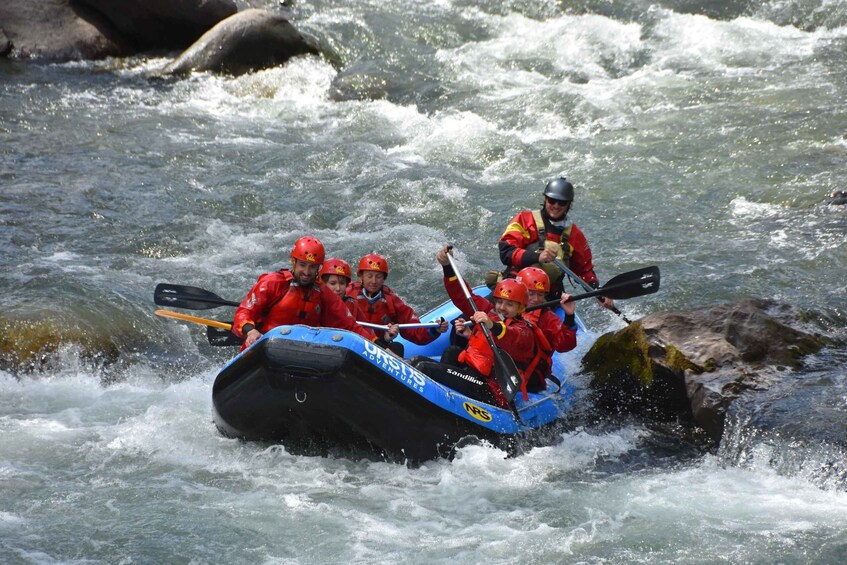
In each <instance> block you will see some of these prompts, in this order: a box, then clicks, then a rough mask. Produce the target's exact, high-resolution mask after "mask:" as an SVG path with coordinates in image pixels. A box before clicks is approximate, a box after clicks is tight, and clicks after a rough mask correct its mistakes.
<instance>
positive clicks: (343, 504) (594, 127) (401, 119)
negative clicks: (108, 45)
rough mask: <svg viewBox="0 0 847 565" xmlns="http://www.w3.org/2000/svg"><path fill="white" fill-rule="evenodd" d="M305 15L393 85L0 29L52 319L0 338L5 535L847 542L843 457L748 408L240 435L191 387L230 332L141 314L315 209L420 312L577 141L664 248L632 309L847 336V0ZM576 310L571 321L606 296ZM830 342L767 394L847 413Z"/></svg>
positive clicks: (457, 555)
mask: <svg viewBox="0 0 847 565" xmlns="http://www.w3.org/2000/svg"><path fill="white" fill-rule="evenodd" d="M254 5H262V3H261V2H255V3H254ZM267 6H268V7H272V6H273V5H272V4H270V3H268V4H267ZM291 16H292V19H293V21H295V23H296V24H297V25H298V26H300V27H301V28H302V29H304V30H306V31H308V32H310V33H312V34H314V35H315V36H317V37H318V38H320V39H321V41H323V42H324V43H325V44H326V45H328V46H330V47H332V49H334V50H335V51H336V53H337V54H338V56H339V59H340V60H341V61H342V62H343V65H344V66H345V67H348V66H353V65H355V66H356V68H359V69H366V70H367V71H368V72H369V73H370V78H369V79H368V81H369V82H368V81H365V82H367V83H368V84H369V85H370V87H369V88H371V87H374V85H376V87H374V88H373V89H372V90H371V91H373V92H381V93H382V94H381V95H380V96H378V97H376V98H375V99H370V100H345V101H334V99H333V98H332V97H331V96H330V92H332V90H333V87H332V81H333V79H334V78H335V77H336V75H337V74H338V72H339V71H338V69H336V68H334V67H333V66H332V65H330V64H329V63H328V62H326V61H325V60H322V59H319V58H301V59H297V60H294V61H291V62H290V63H289V64H287V65H286V66H284V67H282V68H276V69H271V70H266V71H263V72H258V73H255V74H252V75H249V76H243V77H239V78H230V77H216V76H210V75H205V74H204V75H196V76H192V77H189V78H186V79H181V80H171V79H168V80H162V79H156V78H151V76H150V73H151V72H153V71H155V70H156V69H158V68H160V67H161V66H163V65H164V64H165V63H166V62H167V61H168V60H170V59H169V58H168V57H165V56H161V57H159V56H157V57H137V58H132V59H126V60H109V61H101V62H86V63H72V64H61V65H46V64H33V63H26V64H24V63H20V62H10V61H0V139H1V140H2V144H0V305H2V314H0V324H2V329H3V338H2V344H3V350H4V351H7V350H9V348H11V349H12V350H15V351H18V352H19V353H20V351H21V347H24V346H22V345H21V344H31V343H33V342H37V341H38V339H42V342H41V343H40V345H38V347H41V346H43V349H39V351H37V352H35V353H34V354H32V355H31V356H29V357H27V356H26V355H23V354H21V355H23V356H24V357H25V363H24V364H23V365H21V364H12V363H10V362H9V358H7V357H4V360H5V361H4V363H5V364H4V369H3V370H0V485H2V488H0V562H3V563H86V564H87V563H231V562H253V563H349V562H353V563H397V562H403V563H434V562H451V563H454V562H460V563H482V562H486V563H717V562H730V563H771V562H782V563H838V562H844V560H845V558H847V491H846V490H845V481H847V479H845V476H844V475H843V474H839V472H829V471H827V469H830V470H831V469H836V470H838V469H844V468H845V465H847V463H845V461H844V459H843V455H841V454H842V453H843V451H838V450H835V451H832V450H831V447H832V446H831V445H830V444H825V443H821V444H820V445H819V446H817V447H815V446H814V445H812V446H811V447H810V446H808V445H806V446H805V447H804V450H803V451H804V453H805V455H804V459H802V460H796V459H795V460H792V458H791V454H792V453H794V452H795V451H794V447H796V446H795V444H793V443H792V442H791V441H789V440H780V438H779V437H778V435H777V436H776V437H770V438H763V436H762V435H761V434H756V433H748V432H750V430H751V429H750V428H746V427H744V426H745V422H747V423H749V422H751V421H752V420H755V418H756V417H757V414H755V413H750V414H744V413H741V414H736V415H735V416H734V417H733V419H732V423H733V426H735V427H731V428H730V429H729V431H728V434H727V437H726V438H725V442H724V444H723V445H722V447H721V448H720V449H717V450H706V451H704V450H703V449H701V448H700V447H699V446H698V443H697V442H689V441H685V440H681V439H679V437H680V434H678V433H675V432H676V431H678V430H674V429H668V428H667V427H664V428H662V427H657V426H654V425H651V424H647V423H644V422H641V421H638V420H633V419H627V418H623V419H615V420H610V419H608V418H604V417H598V415H597V414H596V413H595V412H594V411H593V410H592V407H591V403H590V398H588V397H586V398H585V399H584V401H583V402H582V404H581V405H580V407H579V409H578V410H577V413H576V414H574V416H573V417H572V418H571V419H570V420H569V422H568V423H567V425H566V426H564V427H563V429H562V431H561V441H559V442H557V443H556V444H555V445H553V446H550V447H544V448H538V449H534V450H532V451H530V452H528V453H526V454H524V455H521V456H519V457H515V458H507V457H506V455H505V453H503V452H501V451H498V450H496V449H492V448H489V447H486V446H479V445H476V446H473V445H471V446H467V447H464V448H462V449H460V450H459V452H458V455H457V457H456V458H455V460H453V461H434V462H429V463H427V464H425V465H422V466H420V467H407V466H403V465H397V464H390V463H386V462H381V461H372V460H369V459H367V458H364V457H362V458H358V457H342V456H329V457H310V456H302V455H293V454H290V453H288V452H287V451H286V450H285V448H284V447H283V446H272V445H257V444H249V443H243V442H238V441H234V440H230V439H225V438H223V437H221V436H220V435H218V434H217V433H216V431H215V428H214V425H213V424H212V422H211V395H210V390H211V384H212V382H213V380H214V377H215V374H216V371H217V369H218V368H219V367H220V366H221V365H222V364H223V363H225V362H226V360H227V359H228V358H229V357H230V356H231V355H232V354H233V352H232V351H231V350H229V349H226V350H225V349H223V348H211V347H210V346H209V345H208V344H207V343H205V339H204V335H203V332H202V328H200V327H199V326H194V325H189V324H182V323H178V322H174V321H172V320H165V319H162V318H158V317H156V316H155V315H154V314H153V310H154V309H155V306H154V304H153V302H152V292H153V288H154V286H155V285H156V284H157V283H159V282H172V283H178V284H190V285H195V286H200V287H204V288H207V289H210V290H212V291H214V292H216V293H218V294H220V295H222V296H224V297H225V298H229V299H232V300H240V299H241V297H242V296H243V293H244V292H245V290H246V289H247V288H249V286H250V285H251V284H252V283H253V281H254V280H255V278H256V276H257V275H258V274H259V273H261V272H265V271H269V270H274V269H277V268H279V267H281V266H284V265H285V263H286V255H287V253H288V250H289V249H290V247H291V244H292V242H293V241H294V240H295V239H296V238H297V237H299V236H300V235H302V234H312V235H315V236H317V237H319V238H321V239H322V240H323V241H324V243H325V244H326V245H327V248H328V250H329V252H330V254H331V255H335V256H340V257H343V258H345V259H347V260H348V261H351V262H353V261H356V260H357V259H358V257H360V256H361V255H362V254H364V253H367V252H370V251H379V252H381V253H383V254H385V255H386V256H387V257H388V259H389V262H390V264H391V276H390V279H389V283H390V284H391V285H392V286H393V288H395V290H397V291H398V293H399V294H400V295H401V296H403V297H404V298H406V300H407V301H408V302H409V303H410V304H411V305H413V306H414V307H415V308H416V309H417V310H418V312H424V311H426V310H427V309H429V308H431V307H433V306H435V305H436V304H438V303H440V302H442V301H443V300H444V299H445V296H444V293H443V289H442V288H441V279H440V269H439V268H438V266H437V265H436V262H435V260H434V255H435V253H436V251H437V250H438V248H439V247H440V246H441V245H442V244H444V243H445V242H451V243H453V244H454V245H455V246H456V249H457V251H458V253H457V257H458V259H459V262H460V264H461V265H463V268H464V270H465V272H464V274H465V275H466V277H467V278H469V279H471V280H480V279H481V277H482V276H483V274H484V273H485V271H487V270H488V269H489V268H492V267H496V266H497V265H498V258H497V254H496V241H497V239H498V238H499V236H500V233H501V232H502V230H503V228H504V226H505V224H506V223H507V222H508V220H509V219H510V218H511V216H512V215H513V214H514V213H516V212H517V211H518V210H520V209H522V208H525V207H534V206H536V205H537V204H539V203H540V192H541V189H542V187H543V185H544V182H545V179H547V178H549V177H552V176H556V175H560V174H564V175H567V176H568V177H569V178H570V179H572V180H573V182H574V184H575V186H576V190H577V197H576V203H575V209H574V211H573V212H572V217H573V219H574V221H575V222H576V223H577V224H578V225H580V226H581V227H582V228H583V230H584V231H585V232H586V234H587V235H588V238H589V241H590V242H591V245H592V248H593V251H594V254H595V258H596V261H595V263H596V266H597V271H598V274H599V276H600V278H601V280H607V279H609V278H611V277H612V276H614V275H615V274H619V273H622V272H625V271H628V270H632V269H635V268H638V267H642V266H646V265H658V266H659V267H660V268H661V270H662V290H661V291H660V292H659V293H658V294H655V295H651V296H649V297H645V298H641V299H637V300H632V301H629V302H626V303H620V304H619V306H620V307H621V309H622V310H624V312H625V314H626V315H627V316H628V317H630V318H637V317H640V316H643V315H646V314H649V313H651V312H656V311H660V310H670V309H689V308H694V307H697V306H702V305H706V304H714V303H721V302H729V301H734V300H737V299H739V298H744V297H751V296H756V297H765V298H774V299H777V300H779V301H782V302H788V303H791V304H793V305H795V306H796V307H798V308H800V309H801V310H803V311H804V312H807V313H808V315H807V316H806V318H805V319H804V322H803V323H804V324H805V329H808V330H810V331H815V332H818V333H822V334H824V335H828V336H830V337H833V338H834V339H836V340H841V343H843V340H844V339H845V337H847V336H845V329H844V328H845V326H847V285H845V277H844V273H845V271H846V270H847V246H845V228H847V208H845V207H844V206H831V205H827V204H825V199H826V197H827V195H829V194H830V192H831V191H833V190H847V136H845V131H847V113H845V102H844V101H845V100H847V56H845V54H846V53H847V4H845V3H844V2H843V1H835V0H771V1H769V2H764V3H750V2H730V3H722V2H709V1H706V0H700V2H691V1H683V0H679V1H676V2H672V1H669V2H663V3H648V2H642V1H631V0H627V1H624V0H602V1H601V0H597V1H591V0H586V1H580V2H567V3H566V2H556V1H552V0H549V1H546V0H533V1H522V0H510V1H503V0H497V1H477V2H471V1H461V0H452V1H451V0H433V1H422V0H397V1H395V2H385V1H374V0H344V1H338V0H317V1H306V0H302V1H301V2H300V3H299V4H296V5H295V6H294V7H293V8H292V9H291ZM579 312H580V314H581V315H582V316H583V318H584V319H585V320H586V322H587V323H588V324H589V325H590V327H591V333H590V334H588V335H585V336H583V337H582V340H581V343H580V346H579V349H578V353H583V352H584V351H586V350H587V348H588V347H590V345H591V343H592V342H593V340H594V339H596V337H597V336H598V335H600V334H602V333H604V332H607V331H611V330H615V329H618V328H620V327H623V322H622V321H621V320H620V319H618V318H616V317H614V316H611V315H610V314H608V313H607V312H603V311H601V310H599V309H597V308H596V307H595V306H594V305H592V304H588V301H585V302H582V303H580V305H579ZM200 314H201V315H205V316H208V317H217V318H219V319H228V318H227V317H228V316H231V310H227V309H225V308H224V309H221V310H208V311H205V312H202V313H200ZM15 348H17V349H15ZM845 357H847V356H845V354H844V352H843V347H833V348H829V349H827V350H824V351H822V352H821V353H820V354H818V355H815V356H813V357H812V358H810V359H808V360H807V362H806V365H804V367H803V368H802V369H800V370H797V371H793V372H789V373H788V374H787V375H786V379H787V380H790V381H794V382H800V383H802V384H803V386H804V387H806V388H807V389H808V390H809V391H810V393H809V394H808V395H807V396H806V397H804V398H805V400H804V402H797V401H791V400H790V399H788V400H785V401H783V402H782V403H775V406H776V408H774V409H779V410H784V411H787V413H789V414H791V415H792V416H794V417H796V419H797V420H807V419H809V418H814V417H815V415H816V414H819V413H821V412H822V411H827V413H830V414H831V413H835V414H842V415H845V417H846V418H847V376H845V370H844V367H845V361H847V359H845ZM571 369H572V371H573V372H574V375H575V376H574V379H575V381H576V382H577V383H580V382H582V383H584V380H585V377H584V376H581V375H579V374H578V372H579V357H578V356H576V357H575V358H574V360H573V361H572V362H571ZM777 393H778V391H777V392H775V393H774V394H775V395H776V394H777ZM842 439H843V435H842ZM833 453H834V454H835V455H833ZM810 462H814V464H812V463H810Z"/></svg>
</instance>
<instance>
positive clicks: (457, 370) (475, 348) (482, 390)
mask: <svg viewBox="0 0 847 565" xmlns="http://www.w3.org/2000/svg"><path fill="white" fill-rule="evenodd" d="M449 252H450V247H449V246H445V247H444V248H442V249H441V250H440V251H439V252H438V255H437V256H436V258H437V259H438V262H439V263H440V264H441V265H442V267H443V269H444V288H445V290H446V291H447V295H448V296H449V297H450V300H451V301H452V302H453V304H454V305H456V307H457V308H459V310H461V311H462V314H463V315H464V316H465V317H461V318H458V319H456V320H455V322H454V323H455V327H456V332H457V334H458V335H459V336H461V337H464V338H467V340H468V343H467V346H466V347H464V348H462V347H460V346H456V345H451V346H449V347H448V348H447V349H446V350H445V351H444V354H443V355H442V357H441V361H440V362H438V361H432V360H429V359H427V358H415V360H414V365H415V367H416V368H418V369H419V370H420V371H422V372H424V373H426V374H427V375H429V376H430V377H431V378H433V379H435V380H436V381H438V382H441V383H443V384H446V385H447V386H449V387H451V388H453V389H454V390H456V391H458V392H461V393H462V394H465V395H467V396H470V397H471V398H476V399H479V400H482V401H484V402H488V403H491V404H494V405H496V406H499V407H501V408H508V406H509V403H508V401H507V399H506V397H505V395H504V394H503V389H502V388H501V386H500V384H499V383H498V382H497V381H496V379H495V378H494V374H493V373H494V371H493V369H494V352H493V351H492V349H491V346H490V345H489V343H488V339H487V338H486V337H485V334H484V332H483V331H482V328H481V326H482V325H483V324H484V325H485V327H486V328H487V329H488V330H489V333H490V334H491V336H492V337H493V339H494V343H495V345H496V346H497V347H498V348H499V349H501V350H502V351H503V352H505V353H507V354H509V355H510V356H511V357H512V359H513V360H514V361H515V364H516V365H517V366H518V368H519V369H526V368H529V366H530V365H531V364H532V362H533V361H534V360H535V358H536V349H537V347H536V342H535V334H534V332H533V330H532V328H531V327H530V326H529V325H528V324H527V323H526V321H525V320H524V319H523V318H522V317H521V313H522V312H523V311H524V309H525V308H526V303H527V288H526V286H524V285H523V283H521V282H519V281H518V280H516V279H506V280H503V281H501V282H500V283H498V284H497V287H496V288H495V289H494V292H493V293H492V295H491V296H492V300H491V301H489V300H486V299H485V298H483V297H481V296H479V295H477V294H473V295H471V296H472V298H473V300H474V304H475V305H476V310H477V311H476V312H474V308H473V307H472V306H471V304H470V302H469V300H468V298H467V297H466V296H465V295H464V292H463V291H462V289H461V283H460V282H459V280H458V278H457V277H456V274H455V272H454V271H453V268H452V267H451V266H450V262H449V260H448V259H447V253H449ZM522 372H523V373H525V371H522ZM530 372H531V371H530ZM521 377H522V378H523V379H524V381H526V380H527V379H526V374H522V375H521Z"/></svg>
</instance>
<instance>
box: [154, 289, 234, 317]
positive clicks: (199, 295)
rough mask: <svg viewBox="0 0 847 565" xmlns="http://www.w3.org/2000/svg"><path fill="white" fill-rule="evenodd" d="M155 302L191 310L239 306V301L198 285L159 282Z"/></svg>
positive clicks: (155, 291)
mask: <svg viewBox="0 0 847 565" xmlns="http://www.w3.org/2000/svg"><path fill="white" fill-rule="evenodd" d="M153 302H154V303H155V304H157V305H159V306H171V307H172V308H187V309H189V310H208V309H210V308H217V307H218V306H238V305H239V303H238V302H233V301H231V300H226V299H225V298H221V297H220V296H218V295H217V294H215V293H214V292H209V291H208V290H204V289H202V288H197V287H196V286H185V285H180V284H168V283H159V284H158V285H156V289H155V290H154V291H153Z"/></svg>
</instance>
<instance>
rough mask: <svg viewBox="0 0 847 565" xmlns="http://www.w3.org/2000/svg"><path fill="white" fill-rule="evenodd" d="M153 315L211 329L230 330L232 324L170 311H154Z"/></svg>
mask: <svg viewBox="0 0 847 565" xmlns="http://www.w3.org/2000/svg"><path fill="white" fill-rule="evenodd" d="M153 313H154V314H156V315H157V316H162V317H163V318H173V319H174V320H184V321H186V322H194V323H195V324H200V325H201V326H212V327H213V328H222V329H225V330H231V329H232V324H227V323H226V322H219V321H217V320H209V319H208V318H198V317H197V316H189V315H188V314H183V313H182V312H172V311H171V310H156V311H155V312H153Z"/></svg>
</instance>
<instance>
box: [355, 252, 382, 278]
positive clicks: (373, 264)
mask: <svg viewBox="0 0 847 565" xmlns="http://www.w3.org/2000/svg"><path fill="white" fill-rule="evenodd" d="M362 271H379V272H380V273H385V278H388V260H387V259H386V258H385V257H383V256H382V255H378V254H376V253H368V254H367V255H365V256H364V257H362V259H361V261H359V270H358V271H356V274H357V275H358V276H360V277H361V276H362Z"/></svg>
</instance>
